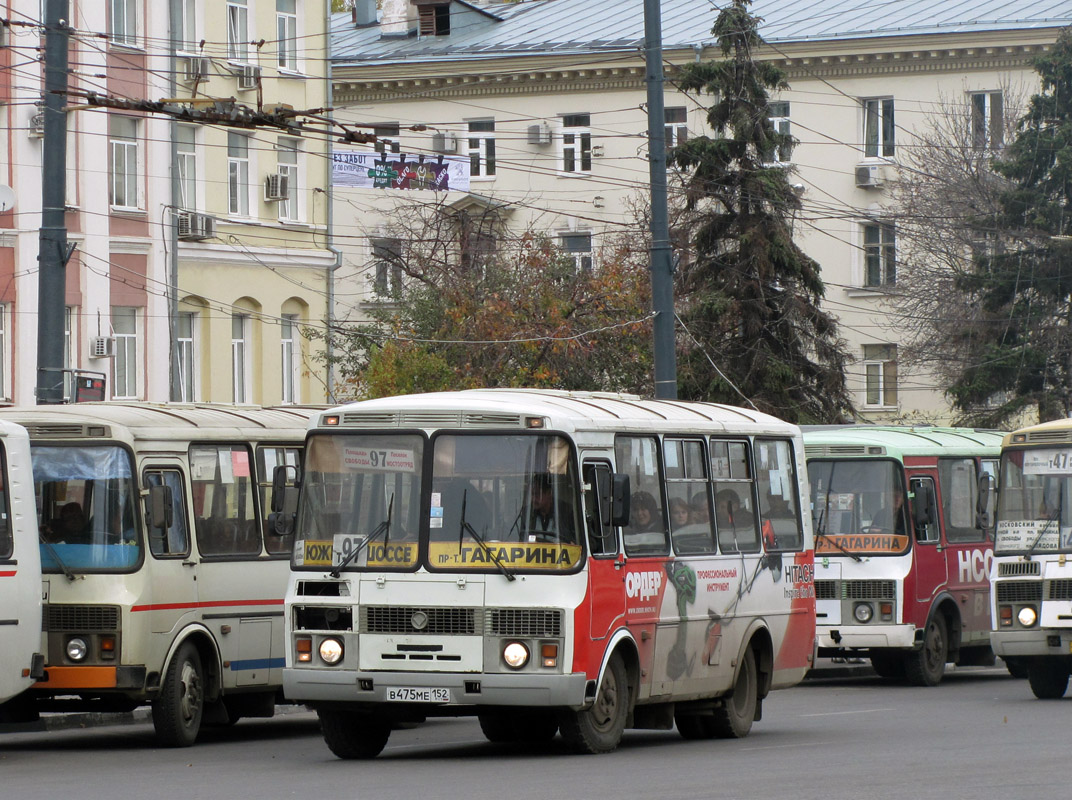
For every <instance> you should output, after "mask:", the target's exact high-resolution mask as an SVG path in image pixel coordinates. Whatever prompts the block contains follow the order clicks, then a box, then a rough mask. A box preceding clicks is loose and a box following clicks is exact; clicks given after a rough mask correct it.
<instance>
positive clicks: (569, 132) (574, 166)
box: [562, 114, 592, 173]
mask: <svg viewBox="0 0 1072 800" xmlns="http://www.w3.org/2000/svg"><path fill="white" fill-rule="evenodd" d="M591 124H592V118H591V115H589V114H565V115H564V116H563V117H562V171H563V172H568V173H578V172H591V171H592V132H591V131H590V130H589V129H588V128H589V126H590V125H591Z"/></svg>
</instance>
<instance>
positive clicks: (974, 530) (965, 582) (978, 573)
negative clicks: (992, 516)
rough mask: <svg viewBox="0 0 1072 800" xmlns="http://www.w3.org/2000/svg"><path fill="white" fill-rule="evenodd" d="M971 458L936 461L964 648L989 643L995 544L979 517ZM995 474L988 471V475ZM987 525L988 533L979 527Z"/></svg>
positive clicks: (949, 578) (977, 472)
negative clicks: (961, 623) (961, 622)
mask: <svg viewBox="0 0 1072 800" xmlns="http://www.w3.org/2000/svg"><path fill="white" fill-rule="evenodd" d="M983 471H986V468H985V467H984V468H983V470H982V471H981V470H980V469H979V468H978V466H977V463H976V459H974V458H972V457H970V456H962V457H956V458H940V459H938V483H939V486H938V491H939V494H940V496H941V502H940V503H939V506H940V507H941V511H942V522H943V524H942V538H943V541H944V543H945V545H946V566H947V569H948V574H947V578H946V580H947V585H948V586H949V590H950V591H951V592H952V593H953V596H954V597H955V598H956V599H957V603H958V605H959V608H960V617H961V620H962V621H963V632H962V637H961V643H962V644H965V645H967V644H972V643H976V644H986V643H987V642H988V641H989V639H990V575H989V572H990V563H991V561H992V560H993V543H992V542H991V540H990V529H989V524H990V521H989V520H980V519H979V515H978V513H977V504H978V497H979V477H980V475H981V474H982V473H983ZM995 472H996V469H995V468H994V467H993V466H991V467H990V473H989V474H991V475H993V474H995ZM983 522H985V523H986V525H987V527H983V526H981V523H983Z"/></svg>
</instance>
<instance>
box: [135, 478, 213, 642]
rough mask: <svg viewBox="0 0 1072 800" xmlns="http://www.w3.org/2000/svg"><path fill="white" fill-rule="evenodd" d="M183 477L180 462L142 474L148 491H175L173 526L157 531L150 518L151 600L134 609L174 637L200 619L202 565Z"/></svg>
mask: <svg viewBox="0 0 1072 800" xmlns="http://www.w3.org/2000/svg"><path fill="white" fill-rule="evenodd" d="M183 474H184V470H183V468H182V465H181V464H179V463H178V462H175V463H173V464H164V463H154V464H152V465H151V466H148V467H146V468H145V471H144V472H143V474H142V477H143V482H144V485H145V486H146V487H147V488H149V489H152V488H153V487H155V486H166V487H168V488H170V489H171V525H170V526H168V527H163V528H153V527H151V523H152V519H151V515H147V519H148V520H149V525H147V526H146V536H147V539H148V541H147V544H148V550H149V556H148V558H147V559H146V566H147V570H148V577H149V579H148V580H147V581H146V586H147V590H146V591H147V597H146V599H145V601H144V602H143V603H140V604H138V605H136V606H135V607H134V608H135V610H142V611H143V613H148V614H149V615H150V617H151V622H150V624H151V626H152V631H153V633H168V634H171V635H172V636H173V635H174V634H175V633H177V632H178V631H179V630H180V629H181V628H182V627H183V626H184V625H186V624H188V623H189V622H191V621H193V620H195V619H196V618H197V572H198V564H197V557H196V554H195V553H194V551H193V543H192V541H191V538H192V537H191V530H190V522H189V515H188V506H187V500H188V498H187V496H186V487H185V483H186V482H185V481H184V480H183ZM172 636H169V637H168V638H167V641H166V642H165V644H164V645H163V646H164V647H165V649H166V648H167V647H168V646H169V645H170V642H171V640H172Z"/></svg>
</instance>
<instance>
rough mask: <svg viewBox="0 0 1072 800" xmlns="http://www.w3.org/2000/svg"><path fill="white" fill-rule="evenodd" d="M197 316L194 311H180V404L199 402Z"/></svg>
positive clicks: (177, 345)
mask: <svg viewBox="0 0 1072 800" xmlns="http://www.w3.org/2000/svg"><path fill="white" fill-rule="evenodd" d="M196 325H197V314H196V313H195V312H193V311H180V312H179V321H178V331H176V333H177V336H176V342H175V344H176V347H177V349H178V360H179V387H178V389H179V392H178V397H177V398H176V399H177V400H178V401H179V402H180V403H192V402H194V401H195V400H197V349H196V347H195V342H194V333H195V329H196Z"/></svg>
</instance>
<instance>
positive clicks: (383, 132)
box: [372, 122, 402, 155]
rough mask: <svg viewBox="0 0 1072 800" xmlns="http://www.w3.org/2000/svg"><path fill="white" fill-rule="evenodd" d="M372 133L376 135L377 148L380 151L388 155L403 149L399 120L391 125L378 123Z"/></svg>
mask: <svg viewBox="0 0 1072 800" xmlns="http://www.w3.org/2000/svg"><path fill="white" fill-rule="evenodd" d="M372 133H373V135H374V136H375V137H376V144H375V148H376V150H377V151H378V152H380V153H384V154H385V155H386V154H387V153H400V152H401V151H402V143H401V141H400V139H399V136H400V135H401V130H400V128H399V125H398V123H397V122H395V123H392V124H390V125H378V126H377V127H375V128H373V129H372Z"/></svg>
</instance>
